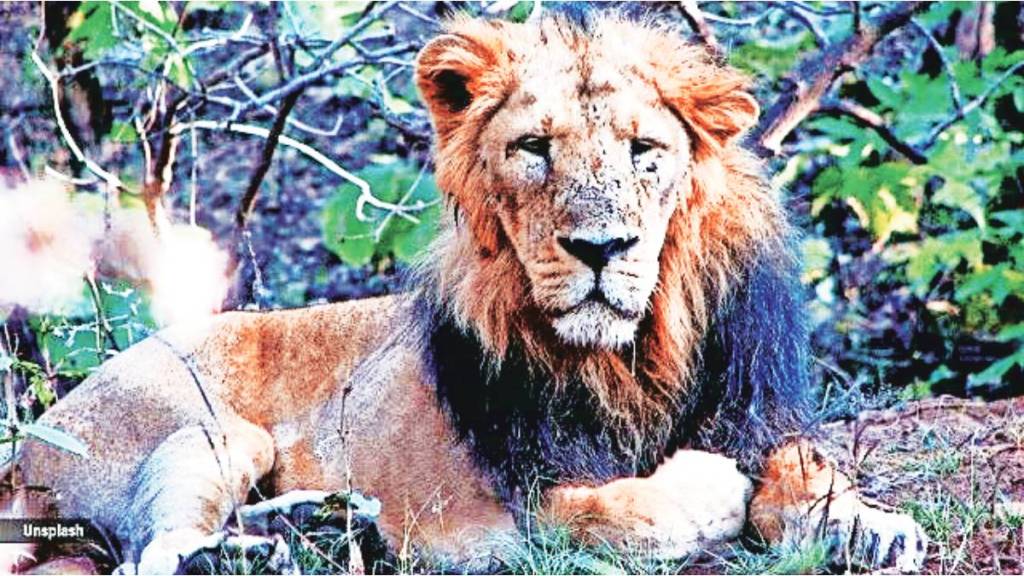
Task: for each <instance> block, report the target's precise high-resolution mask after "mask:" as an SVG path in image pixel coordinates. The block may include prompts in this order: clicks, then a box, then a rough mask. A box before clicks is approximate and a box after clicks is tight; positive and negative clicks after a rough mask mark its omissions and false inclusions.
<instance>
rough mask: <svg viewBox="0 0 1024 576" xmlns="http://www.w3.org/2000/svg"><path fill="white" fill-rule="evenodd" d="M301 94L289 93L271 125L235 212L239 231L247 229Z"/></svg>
mask: <svg viewBox="0 0 1024 576" xmlns="http://www.w3.org/2000/svg"><path fill="white" fill-rule="evenodd" d="M301 94H302V92H293V93H291V94H289V95H288V96H287V97H286V98H285V99H284V102H282V103H281V109H280V110H278V112H277V116H276V117H275V118H274V124H273V125H272V126H271V127H270V132H269V133H268V134H267V140H266V142H264V143H263V150H262V151H261V152H260V161H259V163H258V164H257V165H256V169H255V170H253V174H252V178H250V179H249V185H248V186H247V187H246V189H245V192H244V193H243V194H242V201H241V202H240V203H239V205H238V211H237V212H236V213H235V226H236V228H237V230H238V231H239V232H241V231H242V230H244V229H245V225H246V222H247V221H248V220H249V216H250V215H251V214H252V210H253V207H254V206H255V205H256V194H257V193H258V192H259V190H260V185H261V184H262V183H263V178H264V177H265V176H266V175H267V171H268V170H269V169H270V163H271V161H272V160H273V159H274V150H276V149H277V141H278V139H279V138H280V137H281V132H282V131H283V130H284V125H285V121H287V120H288V115H289V114H291V113H292V108H294V107H295V103H296V102H298V100H299V96H300V95H301Z"/></svg>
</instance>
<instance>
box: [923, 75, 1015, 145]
mask: <svg viewBox="0 0 1024 576" xmlns="http://www.w3.org/2000/svg"><path fill="white" fill-rule="evenodd" d="M1020 70H1024V60H1021V61H1020V62H1017V63H1016V64H1014V65H1013V66H1011V67H1010V68H1009V69H1007V70H1006V71H1005V72H1003V73H1002V74H1001V75H1000V76H999V77H998V78H996V81H995V82H993V83H992V84H990V85H989V86H988V87H987V88H985V91H984V92H982V93H981V94H979V95H978V96H977V97H975V98H974V99H973V100H971V101H970V102H968V103H967V104H964V105H963V106H962V107H960V108H957V110H956V111H955V112H954V113H953V115H951V116H950V117H949V118H946V119H945V120H943V121H942V122H940V123H939V124H938V125H937V126H935V127H934V128H932V131H931V132H929V133H928V137H927V138H925V139H924V140H922V141H921V143H919V144H918V145H917V146H918V148H921V149H925V150H926V149H928V148H931V147H932V145H934V144H935V141H936V140H938V138H939V135H940V134H942V133H943V132H944V131H945V130H946V129H947V128H949V127H950V126H952V125H953V124H955V123H956V122H958V121H960V120H963V119H964V118H966V117H967V115H968V114H970V113H971V112H974V111H975V110H977V109H978V108H979V107H981V105H982V104H984V103H985V101H986V100H988V99H989V98H990V97H991V96H992V94H993V93H994V92H995V91H996V90H997V89H998V88H999V87H1000V86H1002V84H1003V82H1006V81H1007V80H1008V79H1009V78H1012V77H1013V76H1014V74H1017V72H1019V71H1020Z"/></svg>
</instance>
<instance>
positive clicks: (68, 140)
mask: <svg viewBox="0 0 1024 576" xmlns="http://www.w3.org/2000/svg"><path fill="white" fill-rule="evenodd" d="M30 57H31V58H32V62H33V63H34V64H35V65H36V67H37V68H39V72H40V73H42V75H43V77H44V78H46V82H47V84H49V85H50V97H51V98H52V99H53V115H54V117H55V119H56V120H57V128H58V129H59V130H60V134H61V137H62V138H63V139H64V144H66V145H67V147H68V149H69V150H71V153H72V154H74V156H75V158H77V159H78V161H79V162H81V163H82V164H84V165H85V167H86V168H87V169H88V170H89V171H90V172H92V173H93V174H95V175H96V176H98V177H99V178H100V179H101V180H103V181H104V182H106V183H107V185H108V186H110V187H111V188H114V189H124V188H125V185H124V183H123V182H121V179H120V178H118V177H117V176H116V175H115V174H111V173H110V172H107V171H106V170H104V169H103V168H102V167H101V166H100V165H99V164H97V163H95V162H93V161H92V160H90V159H89V158H88V157H87V156H86V155H85V153H84V152H82V149H81V148H79V147H78V143H77V142H75V139H74V137H72V136H71V132H70V131H69V130H68V126H67V124H66V123H65V121H64V115H63V114H62V113H61V110H60V79H59V78H58V76H57V75H56V74H55V73H54V72H53V71H52V70H50V69H49V68H48V67H47V66H46V64H45V63H43V59H42V58H40V57H39V54H38V53H36V52H31V53H30Z"/></svg>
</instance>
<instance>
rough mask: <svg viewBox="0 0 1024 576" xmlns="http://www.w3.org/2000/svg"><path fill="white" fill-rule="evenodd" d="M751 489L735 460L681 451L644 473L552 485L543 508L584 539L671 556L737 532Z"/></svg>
mask: <svg viewBox="0 0 1024 576" xmlns="http://www.w3.org/2000/svg"><path fill="white" fill-rule="evenodd" d="M751 493H752V485H751V482H750V480H749V479H748V478H747V477H746V476H744V475H743V474H742V473H740V472H739V470H737V468H736V461H735V460H732V459H729V458H726V457H724V456H720V455H717V454H711V453H708V452H700V451H696V450H680V451H679V452H676V453H675V454H674V455H673V456H672V457H671V458H669V459H668V460H666V461H665V463H663V464H662V465H661V466H660V467H658V469H657V470H656V471H655V472H654V474H652V475H651V476H649V477H647V478H623V479H619V480H614V481H612V482H609V483H607V484H603V485H600V486H596V487H590V486H559V487H556V488H553V489H552V490H551V491H550V492H548V494H547V498H546V510H545V511H546V512H547V513H548V514H549V515H550V516H551V517H553V519H554V520H556V521H558V522H560V523H564V524H566V525H568V526H569V528H570V529H571V530H572V531H573V533H574V535H576V536H577V537H579V538H580V539H582V540H584V541H586V542H590V543H609V544H612V545H614V546H618V547H622V548H626V547H630V546H641V547H644V548H646V549H650V550H652V551H653V552H654V553H655V555H656V556H658V557H660V558H678V557H682V556H685V555H687V554H691V553H693V552H696V551H697V550H699V549H702V548H707V547H709V546H714V545H715V544H719V543H722V542H725V541H728V540H732V539H733V538H735V537H736V536H738V535H739V534H740V532H741V531H742V530H743V526H744V524H745V522H746V509H747V503H748V501H749V500H750V496H751Z"/></svg>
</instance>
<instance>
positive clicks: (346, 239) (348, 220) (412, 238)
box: [323, 159, 440, 266]
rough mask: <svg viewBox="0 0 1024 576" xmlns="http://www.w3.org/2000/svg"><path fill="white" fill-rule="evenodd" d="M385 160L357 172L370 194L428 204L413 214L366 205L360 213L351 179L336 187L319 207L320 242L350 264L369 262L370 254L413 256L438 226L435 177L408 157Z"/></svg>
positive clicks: (404, 258) (401, 258) (405, 258)
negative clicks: (320, 220)
mask: <svg viewBox="0 0 1024 576" xmlns="http://www.w3.org/2000/svg"><path fill="white" fill-rule="evenodd" d="M384 160H385V163H382V164H372V165H370V166H368V167H367V168H366V169H364V170H363V171H362V172H361V173H360V174H359V177H360V178H362V179H363V180H364V181H365V182H366V183H367V184H369V185H370V188H371V189H372V190H373V193H374V195H375V196H376V197H377V198H379V199H381V200H383V201H385V202H391V203H395V204H398V205H401V206H413V207H416V206H427V207H426V208H422V209H417V210H416V212H415V214H414V215H413V216H412V217H411V218H407V217H403V216H402V215H399V214H396V213H395V212H387V211H384V210H381V209H379V208H374V207H369V206H367V207H365V208H364V210H363V212H362V213H360V211H359V210H358V199H359V196H360V192H359V190H358V189H357V188H356V187H355V186H353V185H344V186H342V187H340V188H339V189H338V190H337V191H336V192H335V193H334V195H333V196H332V197H331V198H330V199H329V200H328V201H327V204H326V205H325V206H324V209H323V234H324V245H325V246H326V247H327V249H328V250H330V251H331V252H334V253H335V254H337V255H338V256H339V257H340V258H341V259H342V260H344V261H345V262H347V263H348V264H351V265H353V266H361V265H364V264H367V263H368V262H370V260H371V259H372V258H373V257H374V256H378V257H383V256H389V255H392V256H394V258H396V259H398V260H399V261H401V262H411V261H412V260H414V259H415V258H416V256H417V255H418V254H419V253H420V251H422V250H423V248H425V247H426V245H427V244H428V243H429V242H430V239H431V238H432V237H433V235H434V233H435V230H436V228H437V221H438V217H439V215H440V205H439V202H440V199H439V197H438V191H437V187H436V186H435V184H434V179H433V177H432V176H431V175H429V174H427V173H426V172H425V170H424V169H417V168H416V167H415V166H412V165H411V164H408V163H406V162H402V161H395V160H391V159H384Z"/></svg>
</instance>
